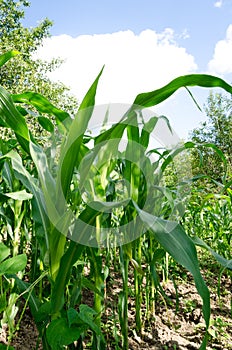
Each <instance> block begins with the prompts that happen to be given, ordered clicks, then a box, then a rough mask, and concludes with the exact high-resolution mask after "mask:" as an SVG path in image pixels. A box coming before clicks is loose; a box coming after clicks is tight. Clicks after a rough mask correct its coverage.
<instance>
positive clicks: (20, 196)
mask: <svg viewBox="0 0 232 350" xmlns="http://www.w3.org/2000/svg"><path fill="white" fill-rule="evenodd" d="M4 195H5V196H7V197H9V198H12V199H14V200H19V201H26V200H28V199H31V198H32V197H33V195H32V194H31V193H28V192H27V191H26V190H22V191H17V192H8V193H4Z"/></svg>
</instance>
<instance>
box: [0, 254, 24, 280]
mask: <svg viewBox="0 0 232 350" xmlns="http://www.w3.org/2000/svg"><path fill="white" fill-rule="evenodd" d="M26 264H27V256H26V254H19V255H16V256H13V257H12V258H9V259H7V260H5V261H3V262H2V263H1V264H0V275H3V274H14V273H17V272H18V271H22V270H24V269H25V267H26Z"/></svg>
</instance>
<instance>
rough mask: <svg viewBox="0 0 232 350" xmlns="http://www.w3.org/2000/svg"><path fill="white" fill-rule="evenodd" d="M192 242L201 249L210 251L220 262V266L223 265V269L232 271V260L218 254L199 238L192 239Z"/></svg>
mask: <svg viewBox="0 0 232 350" xmlns="http://www.w3.org/2000/svg"><path fill="white" fill-rule="evenodd" d="M192 241H193V243H194V244H195V245H198V246H199V247H202V248H204V249H206V250H208V251H209V252H210V253H211V254H212V255H213V257H214V258H215V259H216V260H217V261H218V262H219V264H221V265H222V266H223V267H225V268H226V269H229V270H232V260H227V259H225V258H224V257H223V256H221V255H219V254H218V253H216V252H215V251H214V250H213V249H211V248H210V247H209V246H208V245H207V244H206V243H205V242H204V241H202V239H200V238H199V237H197V236H195V237H192Z"/></svg>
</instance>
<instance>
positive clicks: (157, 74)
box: [37, 28, 197, 103]
mask: <svg viewBox="0 0 232 350" xmlns="http://www.w3.org/2000/svg"><path fill="white" fill-rule="evenodd" d="M57 56H60V57H62V58H64V59H65V63H64V64H63V65H62V66H61V68H59V69H58V70H56V72H53V73H52V74H51V77H52V78H53V79H55V80H60V81H62V82H63V83H64V84H66V85H68V86H70V87H71V89H72V91H73V92H74V93H75V94H76V95H77V97H78V98H79V99H81V98H83V96H84V94H85V93H86V91H87V90H88V88H89V86H90V85H91V83H92V82H93V80H94V79H95V77H96V76H97V74H98V72H99V71H100V69H101V67H102V66H103V64H105V69H104V72H103V75H102V77H101V80H100V83H99V88H98V92H97V99H96V100H97V101H96V102H97V103H109V102H121V103H123V102H124V103H132V102H133V100H134V98H135V96H136V95H137V94H138V93H140V92H145V91H150V90H154V89H156V88H159V87H161V86H162V85H164V84H166V83H168V82H169V81H170V80H171V79H173V78H175V77H177V76H179V75H182V74H188V73H193V72H195V71H196V69H197V65H196V63H195V61H194V57H193V56H192V55H190V54H188V53H187V52H186V49H185V48H183V47H179V46H178V44H177V43H176V41H175V40H174V32H173V30H172V29H171V28H167V29H166V30H165V31H164V32H162V33H156V32H155V31H152V30H144V31H143V32H141V33H140V34H139V35H135V34H134V33H133V32H132V31H130V30H128V31H120V32H116V33H112V34H98V35H81V36H78V37H76V38H73V37H71V36H68V35H60V36H53V37H51V38H49V39H46V40H45V42H44V45H43V47H41V48H40V49H39V50H38V52H37V57H40V58H42V59H47V60H49V59H50V58H52V57H57Z"/></svg>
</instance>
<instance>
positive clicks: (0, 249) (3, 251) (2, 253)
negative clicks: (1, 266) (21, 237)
mask: <svg viewBox="0 0 232 350" xmlns="http://www.w3.org/2000/svg"><path fill="white" fill-rule="evenodd" d="M9 255H10V249H9V248H8V247H7V246H5V244H4V243H2V242H0V263H1V262H2V261H3V260H5V259H6V258H7V257H8V256H9Z"/></svg>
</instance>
